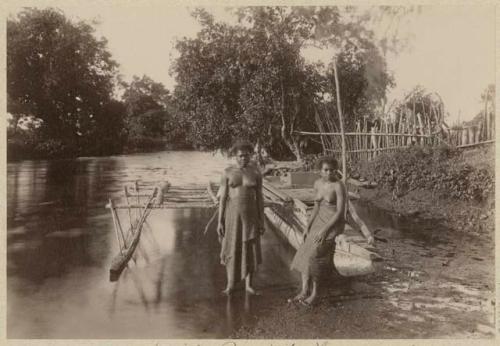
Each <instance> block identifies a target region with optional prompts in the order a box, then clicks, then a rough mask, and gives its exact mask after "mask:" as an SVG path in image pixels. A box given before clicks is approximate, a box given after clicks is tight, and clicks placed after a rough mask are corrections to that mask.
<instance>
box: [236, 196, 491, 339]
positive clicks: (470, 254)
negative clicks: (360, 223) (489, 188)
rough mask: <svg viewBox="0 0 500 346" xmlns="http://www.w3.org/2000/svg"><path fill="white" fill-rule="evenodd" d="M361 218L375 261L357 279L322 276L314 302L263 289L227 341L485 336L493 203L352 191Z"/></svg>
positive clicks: (487, 332)
mask: <svg viewBox="0 0 500 346" xmlns="http://www.w3.org/2000/svg"><path fill="white" fill-rule="evenodd" d="M358 193H359V195H360V200H359V201H358V202H357V203H358V207H359V212H360V216H361V217H362V218H363V220H365V221H366V222H367V224H368V226H369V228H370V229H371V230H372V232H374V233H375V234H376V235H377V237H378V238H381V239H383V240H385V241H383V242H382V241H377V243H376V249H377V252H378V253H379V254H381V255H382V256H383V257H384V261H383V262H381V263H380V264H378V265H377V268H378V270H377V271H376V272H375V273H373V274H370V275H368V276H364V277H357V278H351V279H346V278H330V279H328V281H327V282H325V283H324V285H323V290H322V293H321V296H320V299H319V300H318V302H317V304H316V305H315V306H314V307H313V308H310V307H305V306H302V305H300V304H289V303H287V301H286V299H287V298H288V297H290V296H292V295H293V294H294V293H295V292H296V289H297V287H298V282H297V287H289V288H285V289H282V290H280V291H278V292H276V291H272V290H265V289H264V290H263V296H262V297H261V302H260V304H259V305H261V306H262V308H261V309H260V310H259V316H253V319H254V322H253V323H249V324H246V325H245V327H242V328H241V329H239V330H238V331H237V332H235V333H234V335H233V337H234V338H271V339H273V338H285V339H287V338H293V339H309V338H327V339H348V338H358V339H359V338H361V339H363V338H377V339H385V338H492V337H493V336H494V311H495V309H494V305H495V300H494V299H495V298H494V297H495V296H494V289H495V284H494V203H493V201H489V202H485V203H483V204H481V205H479V204H474V203H471V202H463V201H457V200H451V199H443V198H441V199H437V198H436V197H435V196H433V195H432V193H431V192H428V191H423V190H417V189H416V190H414V191H411V193H408V194H407V195H405V196H403V197H401V198H397V199H394V198H393V195H392V194H391V193H390V192H388V191H384V190H383V189H378V188H375V189H363V188H360V189H359V190H358Z"/></svg>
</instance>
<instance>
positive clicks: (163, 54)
mask: <svg viewBox="0 0 500 346" xmlns="http://www.w3.org/2000/svg"><path fill="white" fill-rule="evenodd" d="M99 4H100V5H99V6H96V5H94V6H89V5H88V3H86V2H79V1H73V2H60V3H54V6H55V7H58V8H60V9H61V10H63V11H64V13H65V14H66V15H67V16H68V17H70V18H71V19H75V20H76V19H82V20H97V21H98V22H99V24H98V25H97V26H96V29H97V30H96V34H97V36H103V37H105V38H106V39H107V40H108V48H109V50H110V52H111V53H112V55H113V57H114V59H115V60H116V61H117V62H118V63H119V64H120V73H121V74H122V75H123V77H124V79H125V80H127V81H129V80H131V78H132V76H133V75H138V76H142V75H144V74H145V75H148V76H149V77H151V78H153V79H154V80H156V81H159V82H162V83H163V84H164V85H165V86H166V87H167V88H168V89H172V88H173V87H174V86H175V78H174V77H173V76H171V75H170V73H169V70H170V67H171V66H172V63H173V61H174V60H175V57H176V56H177V55H176V50H175V49H174V45H175V41H176V39H181V38H183V37H194V36H195V35H196V33H197V31H198V30H199V28H200V27H199V25H198V24H197V23H196V21H195V20H194V19H193V18H192V17H191V16H190V9H189V8H187V7H179V6H177V7H174V6H168V5H165V3H158V2H132V1H130V2H122V3H120V5H119V6H118V5H116V3H114V4H113V3H104V2H101V3H99ZM37 7H40V6H39V5H37ZM207 9H208V10H209V12H211V13H213V14H214V15H215V17H216V18H217V19H220V20H225V21H234V18H233V17H232V16H231V15H230V14H228V13H227V12H226V11H225V9H224V8H223V7H207ZM19 10H20V8H19V7H11V8H10V14H15V13H16V12H17V11H19ZM400 31H401V33H402V34H411V37H412V39H411V41H410V47H409V49H408V50H406V51H403V52H401V53H399V55H398V56H388V68H389V70H390V71H391V72H392V73H393V76H394V79H395V82H396V86H395V88H394V89H393V90H390V91H389V94H388V95H389V102H391V101H392V100H394V99H398V98H401V97H402V96H404V95H405V93H406V92H408V91H409V90H411V89H412V87H413V86H415V85H417V84H420V85H422V86H424V87H425V88H426V89H427V90H429V91H435V92H437V93H439V94H440V95H441V96H442V98H443V101H444V103H445V107H446V110H447V111H448V112H449V113H450V117H449V118H448V119H447V122H448V123H450V124H451V123H454V122H455V121H457V120H470V119H471V118H473V117H474V116H475V115H476V114H477V112H478V111H479V110H480V109H481V108H482V106H481V104H480V96H481V93H482V92H483V90H484V89H485V88H486V86H487V85H488V84H491V83H494V82H495V9H494V7H491V6H477V5H476V6H443V5H441V6H424V7H423V8H422V11H421V13H420V14H418V15H417V14H415V15H412V16H411V17H410V18H408V20H406V21H405V22H404V23H403V25H401V27H400ZM304 55H305V58H306V59H307V60H309V61H311V60H318V59H320V60H325V59H327V58H328V55H327V54H325V53H324V52H323V54H321V52H319V53H318V52H312V51H309V52H308V51H305V52H304Z"/></svg>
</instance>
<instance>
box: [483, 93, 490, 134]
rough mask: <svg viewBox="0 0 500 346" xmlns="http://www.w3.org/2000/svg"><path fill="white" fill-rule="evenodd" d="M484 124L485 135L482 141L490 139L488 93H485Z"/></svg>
mask: <svg viewBox="0 0 500 346" xmlns="http://www.w3.org/2000/svg"><path fill="white" fill-rule="evenodd" d="M484 123H485V131H484V133H485V134H486V136H485V138H484V140H488V139H490V117H489V114H488V92H487V93H486V97H485V100H484Z"/></svg>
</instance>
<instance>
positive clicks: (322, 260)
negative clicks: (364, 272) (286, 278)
mask: <svg viewBox="0 0 500 346" xmlns="http://www.w3.org/2000/svg"><path fill="white" fill-rule="evenodd" d="M336 211H337V209H336V206H335V205H334V204H329V203H327V202H325V201H323V202H322V203H321V205H320V206H319V211H318V215H317V216H316V219H315V220H314V223H313V224H312V227H311V230H310V231H309V234H308V235H307V237H306V241H305V242H304V243H303V244H302V245H300V247H299V249H298V250H297V252H296V253H295V257H294V258H293V261H292V264H291V266H290V267H291V269H295V270H297V271H299V272H301V273H304V274H307V275H310V276H312V277H313V278H315V279H318V278H320V277H323V276H324V275H326V274H328V273H329V272H331V270H332V269H333V252H334V250H335V233H337V232H335V231H336V230H338V231H340V232H338V233H342V232H343V231H344V226H345V221H344V220H342V219H341V220H339V221H338V222H337V223H336V224H335V225H334V226H333V227H334V229H333V230H331V231H330V234H329V235H328V237H327V238H326V239H325V240H324V241H323V242H321V243H317V242H316V240H315V238H316V235H317V234H318V233H319V232H320V231H321V230H322V229H323V227H324V226H325V224H326V223H327V222H328V221H330V220H331V219H332V217H333V215H334V214H335V213H336Z"/></svg>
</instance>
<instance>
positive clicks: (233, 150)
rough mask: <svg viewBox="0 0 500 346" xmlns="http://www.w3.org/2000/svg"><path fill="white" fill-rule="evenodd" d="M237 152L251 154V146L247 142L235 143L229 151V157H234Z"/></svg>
mask: <svg viewBox="0 0 500 346" xmlns="http://www.w3.org/2000/svg"><path fill="white" fill-rule="evenodd" d="M238 150H241V151H246V152H248V153H250V154H251V153H253V145H252V143H250V142H248V141H237V142H236V143H234V144H233V146H232V147H231V149H229V155H230V156H234V155H236V153H237V152H238Z"/></svg>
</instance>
